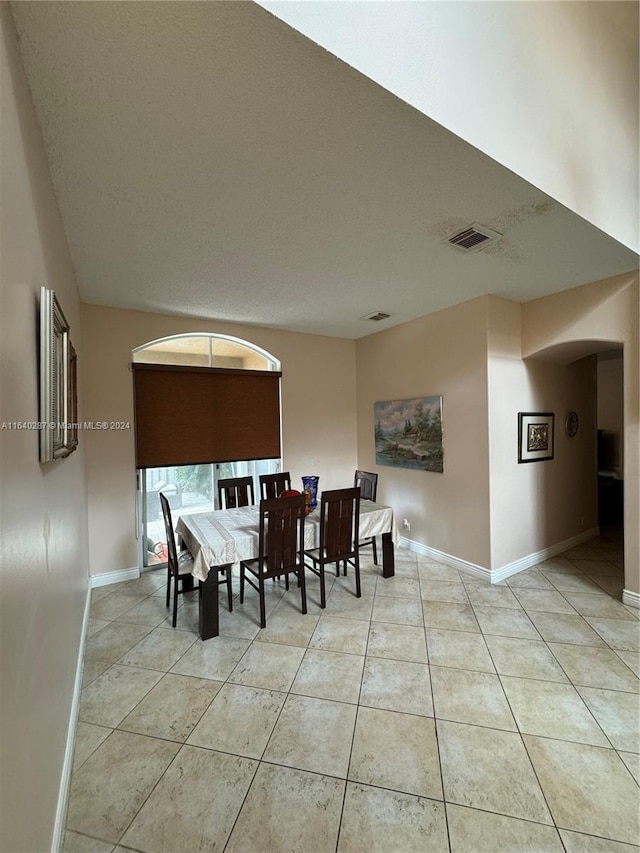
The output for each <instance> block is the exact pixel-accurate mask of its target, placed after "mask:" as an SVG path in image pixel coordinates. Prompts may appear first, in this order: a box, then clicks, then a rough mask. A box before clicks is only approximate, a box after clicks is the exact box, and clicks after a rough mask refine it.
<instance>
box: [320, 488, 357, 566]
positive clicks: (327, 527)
mask: <svg viewBox="0 0 640 853" xmlns="http://www.w3.org/2000/svg"><path fill="white" fill-rule="evenodd" d="M359 523H360V488H359V487H358V486H354V487H353V488H352V489H332V490H331V491H325V492H323V493H322V495H321V498H320V553H321V554H323V555H324V556H325V557H330V558H331V559H336V560H341V559H345V558H347V557H352V556H355V555H356V554H357V553H358V525H359Z"/></svg>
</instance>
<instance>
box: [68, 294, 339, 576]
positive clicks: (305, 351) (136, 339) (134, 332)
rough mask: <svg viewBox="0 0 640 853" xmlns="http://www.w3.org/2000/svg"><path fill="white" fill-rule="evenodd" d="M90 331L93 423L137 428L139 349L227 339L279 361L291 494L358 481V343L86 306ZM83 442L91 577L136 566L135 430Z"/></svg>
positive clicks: (85, 370) (88, 414) (92, 435)
mask: <svg viewBox="0 0 640 853" xmlns="http://www.w3.org/2000/svg"><path fill="white" fill-rule="evenodd" d="M214 295H215V294H214ZM82 331H83V338H84V341H85V346H84V351H83V359H82V379H83V388H84V393H83V404H84V418H85V420H89V421H129V422H130V423H131V425H132V426H133V393H132V379H131V373H130V371H129V364H130V362H131V350H132V349H133V348H134V347H137V346H141V345H142V344H144V343H147V342H149V341H152V340H156V339H157V338H162V337H167V336H169V335H176V334H183V333H187V332H215V333H220V334H228V335H232V336H233V337H236V338H242V339H244V340H247V341H250V342H251V343H253V344H256V345H257V346H259V347H262V349H264V350H267V352H269V353H270V354H271V355H273V356H274V357H275V358H276V359H278V360H279V361H280V362H281V365H282V371H283V377H282V446H283V465H284V468H285V469H286V470H289V471H290V472H291V477H292V481H293V482H292V485H294V484H295V483H297V484H298V486H301V483H300V477H302V476H303V475H305V474H318V475H319V476H320V488H322V489H331V488H339V487H340V486H344V485H345V484H351V483H352V482H353V471H354V469H355V467H356V418H355V399H356V387H355V344H354V342H353V341H348V340H343V339H338V338H328V337H322V336H318V335H303V334H297V333H294V332H281V331H277V330H273V329H263V328H254V327H251V326H242V325H235V324H230V323H218V322H208V321H204V320H193V319H188V318H182V317H174V316H168V315H164V314H149V313H144V312H141V311H123V310H119V309H114V308H102V307H98V306H94V305H83V306H82ZM186 404H188V401H185V400H182V401H178V400H173V401H172V400H165V401H159V405H186ZM81 437H82V439H83V440H84V444H85V446H86V450H87V488H88V500H89V543H90V566H91V574H93V575H95V574H100V573H103V572H111V571H114V570H117V569H125V568H131V567H133V566H136V565H137V564H138V555H137V543H136V538H135V462H134V436H133V429H131V430H129V431H126V432H102V431H100V432H87V433H84V434H83V435H82V436H81Z"/></svg>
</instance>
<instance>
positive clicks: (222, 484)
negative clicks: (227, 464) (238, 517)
mask: <svg viewBox="0 0 640 853" xmlns="http://www.w3.org/2000/svg"><path fill="white" fill-rule="evenodd" d="M223 498H224V500H223ZM254 503H255V500H254V497H253V477H228V478H227V479H226V480H218V506H219V507H220V509H235V508H236V507H239V506H251V505H252V504H254Z"/></svg>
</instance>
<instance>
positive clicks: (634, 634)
mask: <svg viewBox="0 0 640 853" xmlns="http://www.w3.org/2000/svg"><path fill="white" fill-rule="evenodd" d="M585 618H586V621H587V622H588V623H589V625H591V627H592V628H593V629H594V630H595V631H597V632H598V634H600V636H601V637H602V639H603V640H604V641H605V642H606V643H608V644H609V645H610V646H611V648H612V649H615V650H616V651H618V650H619V651H621V652H637V651H640V622H626V621H623V620H621V619H602V618H596V617H595V616H587V617H585Z"/></svg>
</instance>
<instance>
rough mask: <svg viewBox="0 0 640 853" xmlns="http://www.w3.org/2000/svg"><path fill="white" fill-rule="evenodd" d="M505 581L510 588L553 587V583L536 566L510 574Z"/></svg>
mask: <svg viewBox="0 0 640 853" xmlns="http://www.w3.org/2000/svg"><path fill="white" fill-rule="evenodd" d="M506 581H507V586H508V587H511V588H512V589H553V584H552V583H551V582H550V581H549V580H548V579H547V578H546V577H545V576H544V575H543V574H542V572H541V571H540V570H539V569H536V568H533V569H525V570H524V571H522V572H518V573H517V574H515V575H511V577H508V578H506Z"/></svg>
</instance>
